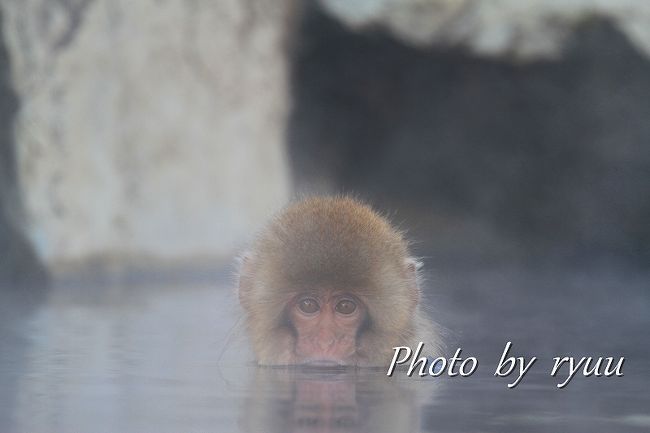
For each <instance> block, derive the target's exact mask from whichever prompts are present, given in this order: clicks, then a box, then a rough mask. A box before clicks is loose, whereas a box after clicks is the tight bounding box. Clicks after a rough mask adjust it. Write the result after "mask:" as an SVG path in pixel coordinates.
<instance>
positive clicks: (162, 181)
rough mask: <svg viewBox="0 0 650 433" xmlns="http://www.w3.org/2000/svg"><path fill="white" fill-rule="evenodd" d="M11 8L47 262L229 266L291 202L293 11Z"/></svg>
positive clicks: (27, 151)
mask: <svg viewBox="0 0 650 433" xmlns="http://www.w3.org/2000/svg"><path fill="white" fill-rule="evenodd" d="M1 7H2V12H3V14H4V21H5V23H4V24H5V25H4V38H5V42H6V44H7V47H8V50H9V53H10V58H11V67H12V76H13V85H14V88H15V91H16V92H17V94H18V98H19V101H20V102H19V105H20V110H19V112H18V113H17V118H16V128H15V131H16V134H15V135H16V139H15V146H16V153H17V160H18V165H17V173H18V179H19V185H20V195H21V196H22V199H23V200H24V203H25V208H26V214H27V219H26V221H25V226H26V232H27V234H28V237H29V239H30V241H31V242H32V243H33V245H34V246H35V248H36V251H37V253H38V255H39V256H40V257H42V258H43V259H44V260H45V261H46V262H47V263H49V264H59V263H76V262H80V261H83V260H86V259H88V258H89V257H98V256H99V257H122V258H124V257H131V256H135V257H153V258H154V259H172V260H179V259H183V260H184V259H192V258H197V257H215V256H222V255H224V254H231V253H232V252H233V249H235V248H236V247H238V246H240V244H241V243H242V241H243V240H245V239H247V238H248V236H249V232H250V231H251V229H252V228H255V227H257V225H259V224H260V223H261V222H262V221H263V220H264V219H266V218H267V217H268V215H269V213H270V212H271V211H273V210H275V209H276V208H277V207H278V206H279V205H281V204H282V203H283V202H284V201H285V200H286V199H287V197H288V191H289V180H288V172H287V161H286V155H285V153H286V152H285V148H284V134H285V124H286V116H287V110H288V91H287V64H286V56H285V52H284V49H285V47H284V45H285V44H284V38H285V34H286V33H287V31H288V28H289V26H288V25H287V23H288V19H289V18H290V15H291V5H290V2H289V1H288V0H287V1H280V2H274V4H273V7H270V6H268V5H266V3H265V2H263V1H261V0H245V1H242V0H225V1H219V2H195V1H189V2H185V1H180V0H177V1H166V2H160V1H154V0H142V1H138V2H131V1H128V0H118V1H115V0H66V1H58V2H51V1H47V0H25V1H20V2H4V3H3V4H2V6H1Z"/></svg>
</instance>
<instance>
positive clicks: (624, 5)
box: [320, 0, 650, 59]
mask: <svg viewBox="0 0 650 433" xmlns="http://www.w3.org/2000/svg"><path fill="white" fill-rule="evenodd" d="M320 2H321V4H322V5H323V7H324V8H325V9H326V10H327V11H329V12H330V13H331V14H332V15H334V16H336V17H337V18H339V19H340V20H341V21H343V22H344V23H346V24H347V25H349V26H350V27H352V28H361V27H365V26H368V25H373V24H379V25H384V26H386V27H387V28H388V29H390V31H391V32H392V33H393V34H394V35H396V36H397V37H399V38H401V39H403V40H405V41H407V42H409V43H412V44H415V45H427V44H447V45H458V44H460V45H464V46H466V47H468V48H469V49H471V50H472V51H474V52H476V53H477V54H481V55H488V56H499V55H505V54H507V55H512V56H513V57H517V58H520V59H531V58H538V57H552V56H555V55H557V54H558V53H559V51H560V50H561V48H562V43H563V42H564V40H565V39H566V37H567V35H569V34H570V30H571V28H572V27H573V26H575V25H576V24H578V23H580V22H581V21H583V20H585V19H588V18H590V17H594V16H599V17H607V18H609V19H611V20H612V21H613V22H614V23H615V24H617V25H618V27H619V28H620V29H621V30H622V31H623V32H624V33H625V34H626V35H627V36H628V37H629V38H630V40H631V41H632V42H633V43H635V44H636V45H637V47H638V48H639V49H641V50H642V51H643V52H645V53H646V54H647V55H650V2H648V1H646V0H358V1H349V0H320Z"/></svg>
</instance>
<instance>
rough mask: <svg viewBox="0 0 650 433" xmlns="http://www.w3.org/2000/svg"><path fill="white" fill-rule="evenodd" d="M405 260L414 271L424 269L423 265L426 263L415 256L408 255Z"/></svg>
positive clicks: (408, 267) (409, 268)
mask: <svg viewBox="0 0 650 433" xmlns="http://www.w3.org/2000/svg"><path fill="white" fill-rule="evenodd" d="M404 262H405V263H406V268H407V269H408V270H409V271H410V272H413V273H417V271H419V270H420V269H422V266H423V265H424V264H423V263H422V262H421V261H419V260H416V259H414V258H413V257H408V258H407V259H406V260H404Z"/></svg>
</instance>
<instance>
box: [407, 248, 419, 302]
mask: <svg viewBox="0 0 650 433" xmlns="http://www.w3.org/2000/svg"><path fill="white" fill-rule="evenodd" d="M404 263H405V264H406V269H407V271H408V273H409V276H410V277H411V280H412V281H413V286H414V287H415V290H414V292H413V293H414V294H415V296H414V299H413V302H414V303H413V308H415V306H416V305H417V303H418V301H419V298H420V278H419V277H418V270H420V268H422V262H421V261H419V260H416V259H414V258H413V257H407V258H406V259H405V260H404Z"/></svg>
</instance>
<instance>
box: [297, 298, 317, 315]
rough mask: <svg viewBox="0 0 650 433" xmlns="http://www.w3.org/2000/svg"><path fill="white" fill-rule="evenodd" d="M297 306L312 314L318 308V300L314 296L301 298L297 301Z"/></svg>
mask: <svg viewBox="0 0 650 433" xmlns="http://www.w3.org/2000/svg"><path fill="white" fill-rule="evenodd" d="M298 308H300V311H302V312H303V313H305V314H314V313H316V312H317V311H318V310H320V306H319V305H318V301H317V300H316V299H314V298H303V299H301V300H300V301H298Z"/></svg>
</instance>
